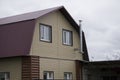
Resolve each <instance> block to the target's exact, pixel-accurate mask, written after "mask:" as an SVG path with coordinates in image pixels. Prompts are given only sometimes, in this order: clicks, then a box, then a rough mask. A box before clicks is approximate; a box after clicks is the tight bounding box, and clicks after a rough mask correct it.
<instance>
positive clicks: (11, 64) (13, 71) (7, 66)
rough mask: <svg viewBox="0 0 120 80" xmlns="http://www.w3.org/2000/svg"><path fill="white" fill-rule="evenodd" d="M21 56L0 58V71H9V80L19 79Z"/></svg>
mask: <svg viewBox="0 0 120 80" xmlns="http://www.w3.org/2000/svg"><path fill="white" fill-rule="evenodd" d="M21 70H22V69H21V58H4V59H0V72H10V80H21Z"/></svg>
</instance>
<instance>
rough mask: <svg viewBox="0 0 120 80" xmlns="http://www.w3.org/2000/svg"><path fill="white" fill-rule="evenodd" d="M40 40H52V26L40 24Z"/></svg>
mask: <svg viewBox="0 0 120 80" xmlns="http://www.w3.org/2000/svg"><path fill="white" fill-rule="evenodd" d="M40 40H42V41H47V42H51V41H52V30H51V26H49V25H44V24H40Z"/></svg>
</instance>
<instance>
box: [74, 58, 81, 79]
mask: <svg viewBox="0 0 120 80" xmlns="http://www.w3.org/2000/svg"><path fill="white" fill-rule="evenodd" d="M75 66H76V80H83V79H82V76H83V73H82V67H83V64H82V62H81V61H79V60H76V61H75Z"/></svg>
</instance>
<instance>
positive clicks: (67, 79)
mask: <svg viewBox="0 0 120 80" xmlns="http://www.w3.org/2000/svg"><path fill="white" fill-rule="evenodd" d="M65 74H70V75H72V79H67V80H73V74H72V72H64V80H66V79H65Z"/></svg>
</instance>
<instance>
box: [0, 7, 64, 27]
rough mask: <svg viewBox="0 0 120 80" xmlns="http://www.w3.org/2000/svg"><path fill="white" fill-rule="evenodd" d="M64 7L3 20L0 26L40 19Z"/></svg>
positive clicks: (0, 21) (0, 20)
mask: <svg viewBox="0 0 120 80" xmlns="http://www.w3.org/2000/svg"><path fill="white" fill-rule="evenodd" d="M61 8H63V6H60V7H55V8H50V9H45V10H40V11H35V12H29V13H24V14H21V15H15V16H11V17H6V18H1V19H0V25H3V24H8V23H14V22H19V21H25V20H31V19H36V18H39V17H41V16H43V15H45V14H47V13H50V12H53V11H55V10H59V9H61Z"/></svg>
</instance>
